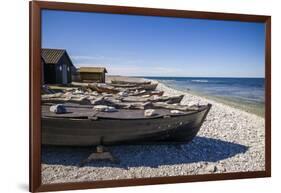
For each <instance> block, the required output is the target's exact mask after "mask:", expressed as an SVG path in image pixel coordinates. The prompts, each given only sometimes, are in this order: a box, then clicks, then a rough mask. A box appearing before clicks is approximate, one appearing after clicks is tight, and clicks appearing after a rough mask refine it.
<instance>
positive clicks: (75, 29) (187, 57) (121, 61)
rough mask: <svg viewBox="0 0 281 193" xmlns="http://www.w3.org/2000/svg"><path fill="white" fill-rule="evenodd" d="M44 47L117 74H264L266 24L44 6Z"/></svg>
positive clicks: (73, 59)
mask: <svg viewBox="0 0 281 193" xmlns="http://www.w3.org/2000/svg"><path fill="white" fill-rule="evenodd" d="M42 47H43V48H62V49H66V50H67V52H68V54H69V55H70V58H71V59H72V61H73V63H74V65H75V66H76V67H80V66H104V67H106V68H107V70H108V72H109V73H108V74H114V75H117V74H118V75H130V76H181V77H264V57H265V56H264V50H265V26H264V24H262V23H248V22H232V21H216V20H201V19H182V18H168V17H150V16H130V15H116V14H102V13H83V12H68V11H54V10H43V11H42Z"/></svg>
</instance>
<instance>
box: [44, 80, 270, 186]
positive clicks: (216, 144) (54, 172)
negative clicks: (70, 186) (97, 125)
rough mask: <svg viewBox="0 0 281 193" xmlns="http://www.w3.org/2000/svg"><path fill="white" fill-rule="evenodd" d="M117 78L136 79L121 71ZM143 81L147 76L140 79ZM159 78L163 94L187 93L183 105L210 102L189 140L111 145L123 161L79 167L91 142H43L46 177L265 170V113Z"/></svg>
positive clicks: (111, 177) (89, 178) (55, 179)
mask: <svg viewBox="0 0 281 193" xmlns="http://www.w3.org/2000/svg"><path fill="white" fill-rule="evenodd" d="M119 79H122V80H126V81H127V80H128V79H129V80H132V79H131V78H130V77H121V76H120V77H119ZM133 80H134V81H135V80H137V79H136V78H134V79H133ZM140 80H144V79H143V78H142V79H140V78H138V81H140ZM146 80H149V79H146ZM107 81H110V79H108V80H107ZM149 81H155V80H149ZM157 82H158V86H157V88H156V89H157V90H163V91H164V95H170V96H171V95H180V94H184V98H183V100H182V102H181V103H182V104H192V103H193V104H194V103H199V104H207V103H211V104H212V108H211V110H210V112H209V114H208V116H207V117H206V120H205V121H204V123H203V125H202V126H201V128H200V131H199V132H198V134H197V136H196V137H195V138H194V139H193V140H192V141H191V142H190V143H183V144H179V145H172V144H165V145H123V146H122V145H120V146H109V147H108V148H109V149H110V151H111V152H112V154H113V155H115V156H117V157H118V159H119V160H120V164H113V163H109V162H93V163H89V164H87V165H86V166H84V167H78V164H79V163H80V161H81V160H83V159H85V158H86V157H87V156H88V155H89V154H90V153H92V151H93V149H92V147H85V148H71V147H43V148H42V182H43V183H44V184H50V183H65V182H78V181H100V180H114V179H115V180H116V179H133V178H153V177H163V176H182V175H200V174H213V173H230V172H248V171H263V170H265V141H264V139H265V122H264V119H263V118H261V117H259V116H257V115H255V114H251V113H248V112H245V111H243V110H240V109H237V108H234V107H231V106H228V105H225V104H222V103H219V102H216V101H213V100H210V99H207V98H204V97H201V96H196V95H193V94H190V93H187V92H184V91H179V90H176V89H173V88H170V87H168V86H166V85H165V84H163V83H160V82H159V81H157Z"/></svg>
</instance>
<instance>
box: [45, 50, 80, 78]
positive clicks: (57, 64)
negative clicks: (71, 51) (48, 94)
mask: <svg viewBox="0 0 281 193" xmlns="http://www.w3.org/2000/svg"><path fill="white" fill-rule="evenodd" d="M41 64H42V65H43V66H44V69H43V73H42V78H43V80H42V82H43V83H44V84H68V83H70V82H71V81H72V73H74V72H75V71H76V68H75V67H74V65H73V63H72V61H71V59H70V57H69V55H68V54H67V52H66V50H64V49H49V48H43V49H41Z"/></svg>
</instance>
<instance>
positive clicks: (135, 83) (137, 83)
mask: <svg viewBox="0 0 281 193" xmlns="http://www.w3.org/2000/svg"><path fill="white" fill-rule="evenodd" d="M111 83H112V84H125V85H129V84H133V85H139V86H140V85H145V84H151V82H150V81H124V80H111Z"/></svg>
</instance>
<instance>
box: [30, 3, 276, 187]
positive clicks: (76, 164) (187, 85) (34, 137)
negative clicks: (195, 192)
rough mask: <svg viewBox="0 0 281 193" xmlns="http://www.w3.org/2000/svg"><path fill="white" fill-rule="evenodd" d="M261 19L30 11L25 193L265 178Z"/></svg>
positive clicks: (266, 64)
mask: <svg viewBox="0 0 281 193" xmlns="http://www.w3.org/2000/svg"><path fill="white" fill-rule="evenodd" d="M270 71H271V17H270V16H262V15H246V14H230V13H211V12H197V11H184V10H169V9H152V8H138V7H123V6H105V5H89V4H75V3H58V2H46V1H42V2H41V1H31V2H30V191H32V192H33V191H55V190H70V189H86V188H102V187H116V186H132V185H146V184H164V183H179V182H194V181H208V180H225V179H239V178H258V177H269V176H271V99H270V98H271V72H270Z"/></svg>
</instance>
